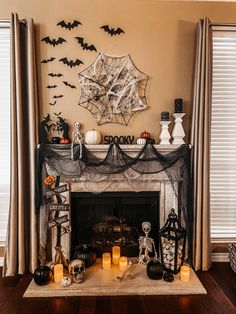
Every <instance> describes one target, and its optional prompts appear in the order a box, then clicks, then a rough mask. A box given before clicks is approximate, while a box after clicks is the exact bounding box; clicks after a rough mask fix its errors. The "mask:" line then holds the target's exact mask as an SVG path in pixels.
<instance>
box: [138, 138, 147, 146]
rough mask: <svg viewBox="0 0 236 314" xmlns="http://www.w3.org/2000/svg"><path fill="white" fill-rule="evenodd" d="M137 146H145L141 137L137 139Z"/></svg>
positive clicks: (144, 140) (144, 141)
mask: <svg viewBox="0 0 236 314" xmlns="http://www.w3.org/2000/svg"><path fill="white" fill-rule="evenodd" d="M137 144H138V145H145V144H146V139H145V138H142V137H140V138H138V139H137Z"/></svg>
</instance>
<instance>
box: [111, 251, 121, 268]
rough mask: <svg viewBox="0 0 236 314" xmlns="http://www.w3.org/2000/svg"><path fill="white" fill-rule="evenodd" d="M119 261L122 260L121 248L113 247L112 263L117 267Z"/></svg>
mask: <svg viewBox="0 0 236 314" xmlns="http://www.w3.org/2000/svg"><path fill="white" fill-rule="evenodd" d="M119 259H120V247H119V246H113V247H112V263H113V264H115V265H118V264H119Z"/></svg>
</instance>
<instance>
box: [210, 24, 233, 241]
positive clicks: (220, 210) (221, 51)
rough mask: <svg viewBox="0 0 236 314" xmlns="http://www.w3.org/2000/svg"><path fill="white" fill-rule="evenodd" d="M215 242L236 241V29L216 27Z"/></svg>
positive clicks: (212, 186) (212, 185) (213, 115)
mask: <svg viewBox="0 0 236 314" xmlns="http://www.w3.org/2000/svg"><path fill="white" fill-rule="evenodd" d="M210 207H211V238H212V242H218V241H220V242H224V241H225V242H226V241H230V240H232V239H234V240H236V27H235V28H232V27H231V28H229V27H221V28H219V27H218V28H216V27H215V28H213V85H212V112H211V149H210Z"/></svg>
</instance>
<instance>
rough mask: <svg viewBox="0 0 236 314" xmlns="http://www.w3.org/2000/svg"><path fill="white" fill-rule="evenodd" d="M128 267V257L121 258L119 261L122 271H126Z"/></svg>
mask: <svg viewBox="0 0 236 314" xmlns="http://www.w3.org/2000/svg"><path fill="white" fill-rule="evenodd" d="M127 266H128V258H127V257H126V256H121V257H120V260H119V268H120V271H125V270H126V268H127Z"/></svg>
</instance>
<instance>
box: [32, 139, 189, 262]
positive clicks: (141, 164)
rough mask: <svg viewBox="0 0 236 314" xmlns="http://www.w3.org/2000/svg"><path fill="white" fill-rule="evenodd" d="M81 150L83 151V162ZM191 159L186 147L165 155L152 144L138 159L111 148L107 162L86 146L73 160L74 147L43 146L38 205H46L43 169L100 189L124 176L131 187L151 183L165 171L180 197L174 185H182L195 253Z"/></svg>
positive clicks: (182, 209)
mask: <svg viewBox="0 0 236 314" xmlns="http://www.w3.org/2000/svg"><path fill="white" fill-rule="evenodd" d="M80 147H82V158H81V152H80ZM189 157H190V150H189V147H188V145H186V144H184V145H182V146H180V147H179V148H177V149H175V150H173V151H171V152H169V153H167V154H164V155H163V154H161V153H159V152H158V151H157V150H156V148H155V147H154V146H153V145H152V144H150V143H148V144H146V145H145V146H144V147H143V148H142V149H141V150H140V151H139V152H138V153H137V155H136V156H135V157H131V156H129V155H127V154H126V153H125V152H124V151H123V150H122V149H121V147H120V146H119V145H118V144H111V145H110V146H109V148H108V151H107V153H106V156H105V158H103V159H102V160H101V159H99V158H98V157H97V156H95V155H94V154H93V153H92V152H91V151H90V150H89V149H88V148H87V147H86V146H84V145H82V146H80V145H76V146H74V148H73V160H72V159H71V149H70V146H67V145H66V146H64V145H52V144H41V145H40V146H39V148H38V158H37V174H38V175H37V195H36V200H37V205H38V208H39V206H40V204H42V199H41V188H42V186H41V182H42V167H43V165H44V166H45V169H46V171H47V172H48V174H51V173H53V174H54V175H57V176H60V177H61V178H63V179H64V180H67V181H71V182H75V181H80V180H82V178H84V180H85V181H86V182H88V181H90V182H92V183H93V187H94V186H96V183H97V182H101V181H102V180H108V178H109V179H110V180H112V179H113V178H115V180H117V178H118V177H117V176H121V175H123V177H124V178H125V179H126V180H127V181H128V182H129V183H130V184H132V182H133V181H135V180H137V178H140V176H143V177H144V178H145V180H146V181H147V180H148V177H150V180H153V175H155V174H158V173H161V172H163V171H165V173H166V174H167V176H168V178H169V180H170V182H171V184H172V187H173V190H174V192H175V193H176V194H177V191H176V186H175V184H174V183H175V182H176V181H178V182H181V184H179V186H180V188H179V187H178V188H179V191H178V195H179V197H178V199H179V206H180V208H178V212H179V213H180V212H181V215H182V218H183V220H184V222H185V226H186V229H187V235H188V242H189V249H190V251H191V242H192V241H191V239H192V229H193V228H192V219H193V211H192V206H191V200H190V198H191V195H192V193H191V184H190V175H189V160H190V158H189ZM48 169H49V170H48ZM49 172H51V173H49ZM138 176H139V177H138ZM119 180H121V178H119ZM90 192H97V191H93V190H92V188H91V191H90ZM190 251H189V253H190ZM189 256H190V255H189Z"/></svg>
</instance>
